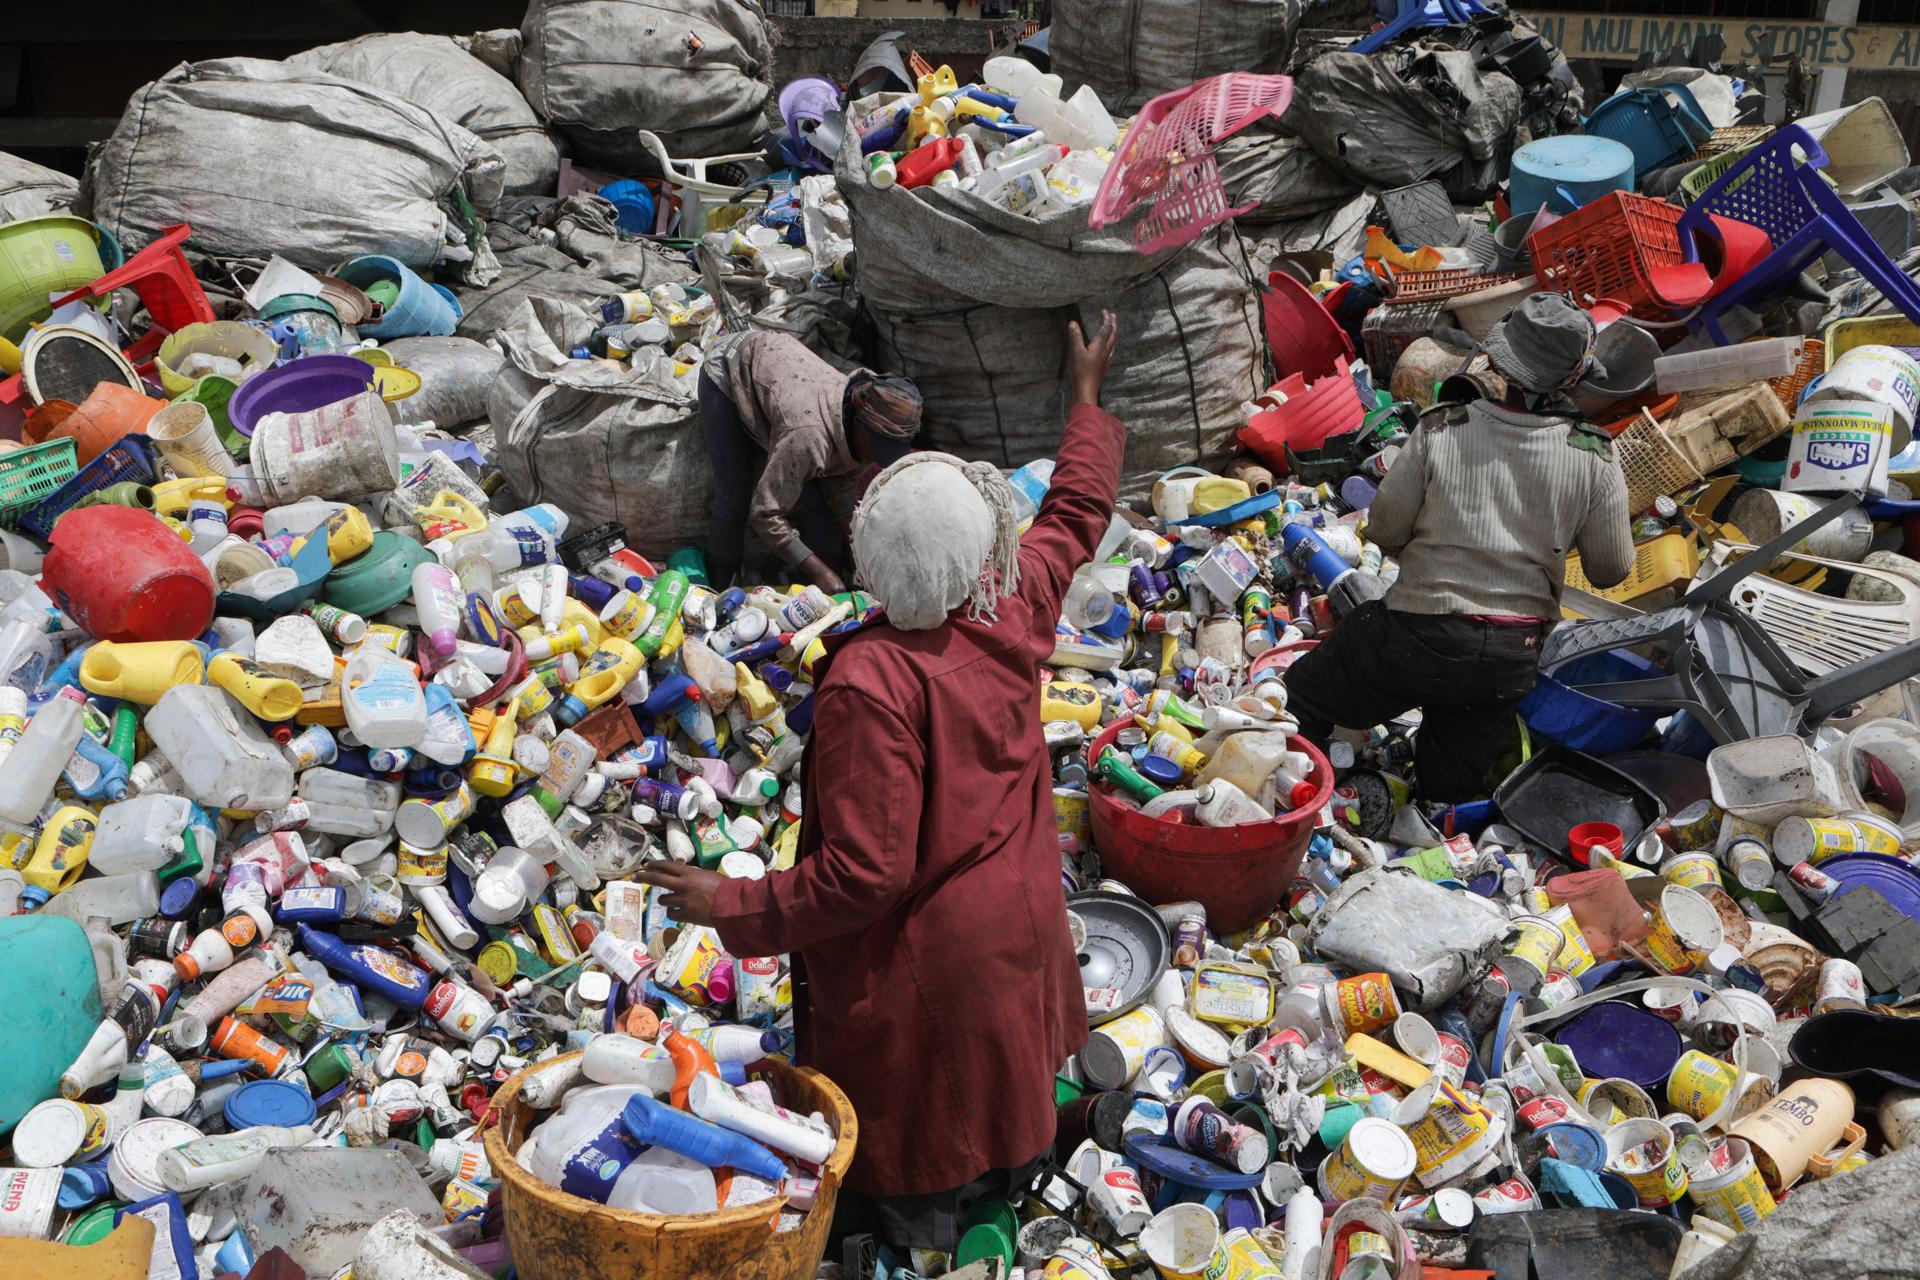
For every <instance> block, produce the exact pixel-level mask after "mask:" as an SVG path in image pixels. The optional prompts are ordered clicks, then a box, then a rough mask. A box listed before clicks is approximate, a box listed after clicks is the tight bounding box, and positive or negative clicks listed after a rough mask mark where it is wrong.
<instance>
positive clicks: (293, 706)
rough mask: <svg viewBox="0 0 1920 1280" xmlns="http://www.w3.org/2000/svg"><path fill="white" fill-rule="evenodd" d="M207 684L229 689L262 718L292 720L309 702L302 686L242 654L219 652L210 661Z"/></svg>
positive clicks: (228, 690) (241, 703)
mask: <svg viewBox="0 0 1920 1280" xmlns="http://www.w3.org/2000/svg"><path fill="white" fill-rule="evenodd" d="M207 683H209V684H215V685H218V686H220V687H221V688H222V689H225V690H226V691H227V692H228V693H230V694H232V695H233V696H234V699H235V700H236V701H238V702H239V703H240V705H241V706H243V707H245V708H246V709H247V710H248V711H250V712H252V713H253V714H254V715H256V716H258V717H259V718H260V719H262V720H275V721H278V720H291V719H293V717H294V716H295V715H296V714H298V712H299V710H300V708H301V707H302V706H304V705H305V704H306V698H305V695H303V694H302V693H301V692H300V686H299V685H297V684H295V683H294V682H293V681H291V680H289V679H287V678H286V677H285V676H277V675H275V674H273V672H271V671H269V670H267V669H266V668H265V667H263V666H261V665H260V664H259V663H257V662H255V661H253V660H252V659H251V658H242V657H240V656H239V655H238V654H232V653H221V654H216V655H215V656H214V659H213V661H212V662H209V663H208V664H207Z"/></svg>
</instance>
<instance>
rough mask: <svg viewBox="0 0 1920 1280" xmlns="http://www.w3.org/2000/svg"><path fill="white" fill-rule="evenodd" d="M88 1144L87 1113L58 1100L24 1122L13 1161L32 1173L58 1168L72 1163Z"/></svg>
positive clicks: (17, 1133) (15, 1138) (15, 1137)
mask: <svg viewBox="0 0 1920 1280" xmlns="http://www.w3.org/2000/svg"><path fill="white" fill-rule="evenodd" d="M86 1140H87V1114H86V1112H84V1111H82V1110H81V1109H80V1108H79V1107H78V1106H77V1105H75V1104H74V1103H71V1102H68V1101H66V1100H65V1099H61V1098H54V1099H51V1100H49V1101H47V1102H43V1103H41V1104H40V1105H39V1106H37V1107H35V1108H33V1110H31V1111H29V1112H27V1114H26V1115H24V1116H22V1117H21V1118H20V1124H19V1126H18V1127H17V1128H15V1129H14V1131H13V1158H14V1160H15V1161H17V1162H18V1163H19V1164H21V1165H22V1166H24V1167H26V1168H29V1169H50V1168H56V1167H58V1166H60V1165H63V1164H65V1163H66V1162H67V1161H68V1160H71V1159H72V1158H73V1157H74V1155H75V1154H76V1153H77V1152H78V1151H79V1150H80V1147H81V1145H82V1144H83V1143H85V1142H86Z"/></svg>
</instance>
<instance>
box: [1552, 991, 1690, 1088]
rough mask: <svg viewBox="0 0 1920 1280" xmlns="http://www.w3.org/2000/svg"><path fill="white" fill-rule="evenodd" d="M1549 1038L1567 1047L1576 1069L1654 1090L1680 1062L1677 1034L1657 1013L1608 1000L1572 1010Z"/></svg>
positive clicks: (1679, 1045)
mask: <svg viewBox="0 0 1920 1280" xmlns="http://www.w3.org/2000/svg"><path fill="white" fill-rule="evenodd" d="M1553 1038H1554V1039H1555V1040H1556V1041H1558V1042H1559V1043H1561V1044H1563V1045H1565V1046H1566V1047H1567V1048H1569V1049H1571V1050H1573V1056H1574V1057H1575V1058H1576V1059H1578V1060H1579V1063H1580V1069H1581V1070H1582V1071H1584V1072H1585V1073H1586V1074H1587V1075H1589V1076H1591V1077H1593V1078H1595V1079H1605V1078H1606V1077H1609V1076H1612V1077H1616V1078H1618V1079H1621V1080H1631V1081H1633V1082H1634V1083H1635V1084H1637V1085H1639V1086H1640V1087H1641V1088H1642V1089H1646V1090H1649V1091H1652V1090H1655V1089H1658V1088H1659V1087H1660V1086H1661V1085H1662V1084H1664V1083H1665V1082H1666V1079H1667V1077H1668V1076H1670V1075H1672V1074H1673V1065H1674V1063H1676V1062H1678V1061H1680V1054H1681V1050H1682V1045H1681V1042H1680V1033H1679V1032H1678V1031H1677V1030H1675V1029H1674V1025H1673V1024H1672V1023H1671V1022H1668V1021H1667V1020H1666V1019H1665V1018H1663V1017H1661V1016H1660V1015H1659V1014H1657V1013H1651V1012H1649V1011H1648V1010H1645V1009H1642V1008H1641V1007H1640V1006H1639V1005H1636V1004H1628V1003H1627V1002H1626V1001H1625V1000H1608V1001H1606V1002H1605V1003H1603V1004H1596V1005H1594V1006H1593V1007H1592V1008H1590V1009H1587V1010H1585V1011H1583V1012H1581V1013H1577V1014H1575V1015H1574V1016H1573V1017H1572V1018H1571V1019H1569V1020H1568V1021H1567V1022H1566V1023H1565V1025H1563V1026H1562V1027H1561V1028H1560V1029H1559V1030H1558V1031H1556V1032H1554V1034H1553Z"/></svg>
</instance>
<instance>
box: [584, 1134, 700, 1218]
mask: <svg viewBox="0 0 1920 1280" xmlns="http://www.w3.org/2000/svg"><path fill="white" fill-rule="evenodd" d="M607 1207H608V1208H609V1209H623V1210H625V1211H626V1212H628V1213H660V1214H671V1215H674V1216H680V1217H684V1216H688V1215H692V1214H700V1213H712V1212H713V1211H714V1210H716V1209H718V1208H719V1207H720V1198H719V1191H718V1188H717V1187H716V1185H715V1183H714V1178H713V1170H712V1169H709V1168H708V1167H707V1166H706V1165H704V1164H701V1163H700V1162H699V1161H698V1160H689V1159H688V1158H687V1157H685V1156H683V1155H680V1154H679V1153H678V1152H675V1151H669V1150H667V1149H666V1148H665V1147H649V1148H648V1149H647V1150H645V1151H642V1152H641V1153H640V1154H639V1155H637V1156H635V1157H634V1159H633V1163H631V1164H629V1165H628V1166H627V1167H626V1169H625V1170H624V1171H623V1172H622V1173H621V1174H620V1177H619V1180H618V1181H616V1182H615V1183H614V1184H613V1190H612V1192H610V1193H609V1194H608V1196H607Z"/></svg>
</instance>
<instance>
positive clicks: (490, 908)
mask: <svg viewBox="0 0 1920 1280" xmlns="http://www.w3.org/2000/svg"><path fill="white" fill-rule="evenodd" d="M547 878H548V877H547V868H546V864H545V863H543V862H541V861H540V860H539V859H538V858H536V857H534V856H533V855H531V854H529V853H527V852H525V851H524V850H521V849H517V848H515V847H514V846H512V845H502V846H501V847H500V851H499V852H498V853H496V854H494V855H493V860H492V861H490V862H488V863H487V867H486V870H484V871H482V872H481V873H480V875H479V876H478V877H477V878H476V879H475V880H474V882H473V901H472V902H471V903H470V904H469V905H468V907H467V911H468V913H469V914H470V915H472V916H473V918H474V919H475V920H478V921H480V923H482V924H507V923H509V922H511V921H513V920H516V919H518V918H519V917H520V916H521V915H522V914H523V913H524V912H525V911H526V910H527V908H528V906H530V905H531V904H532V902H533V900H534V899H535V898H537V897H539V896H540V894H541V893H542V892H543V891H544V890H545V889H546V887H547Z"/></svg>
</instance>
